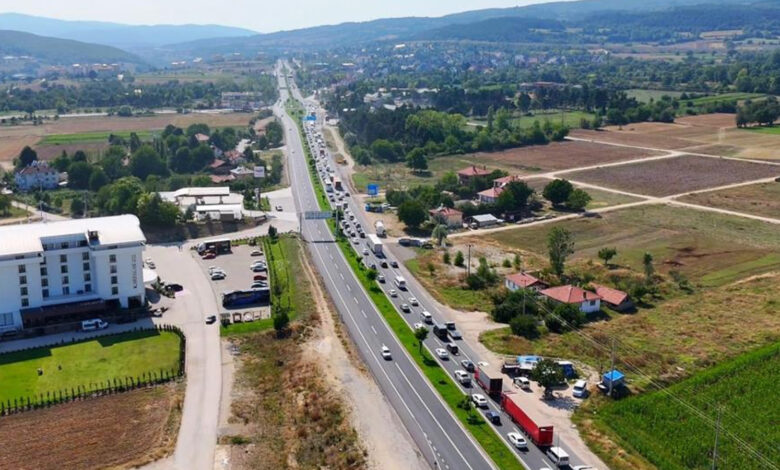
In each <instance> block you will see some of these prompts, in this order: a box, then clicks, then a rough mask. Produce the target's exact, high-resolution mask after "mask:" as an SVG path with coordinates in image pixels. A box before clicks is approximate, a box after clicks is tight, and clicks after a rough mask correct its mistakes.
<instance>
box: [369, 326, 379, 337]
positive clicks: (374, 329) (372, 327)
mask: <svg viewBox="0 0 780 470" xmlns="http://www.w3.org/2000/svg"><path fill="white" fill-rule="evenodd" d="M371 331H373V332H374V334H375V335H377V336H379V333H377V332H376V328H374V325H371Z"/></svg>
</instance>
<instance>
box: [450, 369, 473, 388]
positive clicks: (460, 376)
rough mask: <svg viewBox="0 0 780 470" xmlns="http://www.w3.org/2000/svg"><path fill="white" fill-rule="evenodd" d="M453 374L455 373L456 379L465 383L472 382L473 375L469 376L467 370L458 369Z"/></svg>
mask: <svg viewBox="0 0 780 470" xmlns="http://www.w3.org/2000/svg"><path fill="white" fill-rule="evenodd" d="M452 375H454V376H455V379H457V381H458V382H460V383H461V384H463V385H468V384H470V383H471V377H469V374H468V372H466V371H465V370H461V369H458V370H456V371H455V372H453V373H452Z"/></svg>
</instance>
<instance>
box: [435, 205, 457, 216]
mask: <svg viewBox="0 0 780 470" xmlns="http://www.w3.org/2000/svg"><path fill="white" fill-rule="evenodd" d="M428 212H429V213H430V214H431V215H443V216H444V217H451V216H459V215H463V212H461V211H459V210H458V209H453V208H451V207H439V208H437V209H431V210H429V211H428Z"/></svg>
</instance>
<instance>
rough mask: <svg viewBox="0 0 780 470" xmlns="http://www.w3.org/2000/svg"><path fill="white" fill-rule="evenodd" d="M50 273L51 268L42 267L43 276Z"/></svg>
mask: <svg viewBox="0 0 780 470" xmlns="http://www.w3.org/2000/svg"><path fill="white" fill-rule="evenodd" d="M48 274H49V270H48V269H46V268H45V267H43V268H41V276H47V275H48Z"/></svg>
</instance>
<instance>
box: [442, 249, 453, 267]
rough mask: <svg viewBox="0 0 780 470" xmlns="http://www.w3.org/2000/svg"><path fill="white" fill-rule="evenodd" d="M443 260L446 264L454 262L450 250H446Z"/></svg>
mask: <svg viewBox="0 0 780 470" xmlns="http://www.w3.org/2000/svg"><path fill="white" fill-rule="evenodd" d="M441 260H442V262H443V263H444V264H450V263H451V262H452V260H451V259H450V252H449V251H445V252H444V254H443V255H442V257H441Z"/></svg>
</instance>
